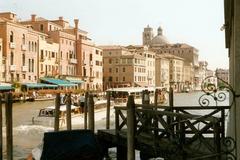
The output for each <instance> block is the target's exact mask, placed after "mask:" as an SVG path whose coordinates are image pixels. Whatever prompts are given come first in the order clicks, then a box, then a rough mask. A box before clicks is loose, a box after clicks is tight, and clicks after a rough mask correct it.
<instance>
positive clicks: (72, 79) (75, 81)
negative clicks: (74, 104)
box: [66, 77, 84, 84]
mask: <svg viewBox="0 0 240 160" xmlns="http://www.w3.org/2000/svg"><path fill="white" fill-rule="evenodd" d="M66 80H68V81H69V82H71V83H76V84H81V83H84V81H83V80H81V79H79V78H70V77H66Z"/></svg>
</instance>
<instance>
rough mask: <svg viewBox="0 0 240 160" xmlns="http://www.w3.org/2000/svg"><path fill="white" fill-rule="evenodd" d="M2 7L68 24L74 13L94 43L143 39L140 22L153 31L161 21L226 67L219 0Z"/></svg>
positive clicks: (33, 0)
mask: <svg viewBox="0 0 240 160" xmlns="http://www.w3.org/2000/svg"><path fill="white" fill-rule="evenodd" d="M0 11H11V12H14V13H16V14H17V15H18V17H19V18H21V19H29V18H30V15H31V14H33V13H34V14H37V16H41V17H44V18H47V19H57V18H58V17H59V16H63V17H64V19H66V20H68V21H69V22H70V23H71V24H72V25H73V19H74V18H78V19H79V22H80V23H79V25H80V28H81V29H83V30H86V31H87V32H89V36H90V38H92V39H93V41H94V42H95V43H96V44H97V45H105V44H120V45H129V44H142V32H143V28H144V27H146V26H147V25H148V24H149V25H150V26H151V27H153V28H154V30H155V33H156V29H157V27H158V26H159V25H161V26H162V28H163V34H164V35H165V36H166V37H167V38H168V40H169V41H170V42H172V43H187V44H190V45H192V46H194V47H195V48H197V49H198V50H199V59H200V60H207V61H208V63H209V67H208V68H210V69H215V68H228V54H227V50H226V49H225V43H224V41H225V40H224V31H220V28H221V26H222V25H223V24H224V10H223V0H1V1H0Z"/></svg>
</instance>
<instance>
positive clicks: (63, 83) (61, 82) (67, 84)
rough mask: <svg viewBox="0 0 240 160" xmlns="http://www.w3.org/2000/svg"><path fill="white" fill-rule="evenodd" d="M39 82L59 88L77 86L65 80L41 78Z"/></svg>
mask: <svg viewBox="0 0 240 160" xmlns="http://www.w3.org/2000/svg"><path fill="white" fill-rule="evenodd" d="M41 81H42V82H44V83H49V84H55V85H58V86H60V87H72V86H77V84H74V83H71V82H69V81H67V80H62V79H56V78H41Z"/></svg>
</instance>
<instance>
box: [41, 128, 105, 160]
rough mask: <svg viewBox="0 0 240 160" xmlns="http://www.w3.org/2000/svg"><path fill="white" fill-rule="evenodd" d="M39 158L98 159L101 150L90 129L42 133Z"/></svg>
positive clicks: (64, 159) (53, 159)
mask: <svg viewBox="0 0 240 160" xmlns="http://www.w3.org/2000/svg"><path fill="white" fill-rule="evenodd" d="M43 141H44V142H43V151H42V155H41V160H49V159H51V160H80V159H81V160H100V159H102V154H101V153H102V152H101V150H100V147H99V145H98V143H97V140H96V137H95V135H94V133H93V132H92V131H90V130H72V131H60V132H47V133H44V140H43Z"/></svg>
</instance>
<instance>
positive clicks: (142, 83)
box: [134, 82, 148, 87]
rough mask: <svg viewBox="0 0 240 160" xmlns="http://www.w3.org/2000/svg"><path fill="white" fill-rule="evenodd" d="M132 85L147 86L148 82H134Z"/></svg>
mask: <svg viewBox="0 0 240 160" xmlns="http://www.w3.org/2000/svg"><path fill="white" fill-rule="evenodd" d="M134 86H135V87H148V83H146V82H137V83H136V82H135V83H134Z"/></svg>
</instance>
